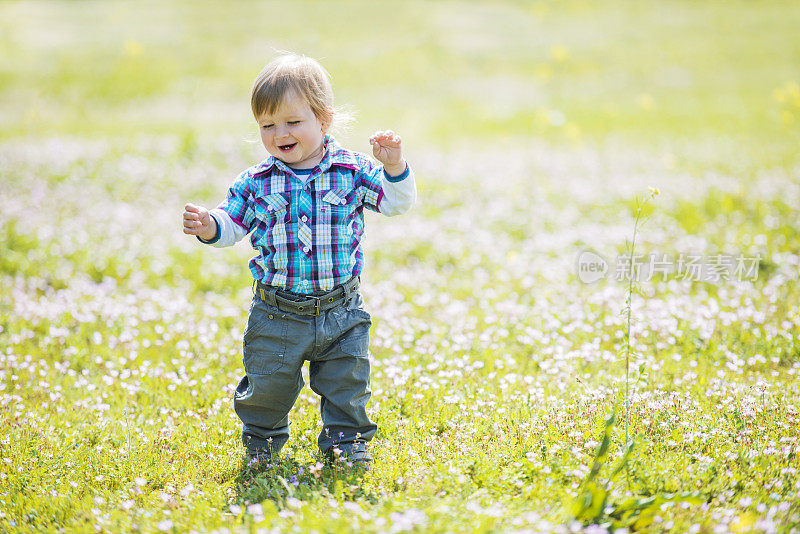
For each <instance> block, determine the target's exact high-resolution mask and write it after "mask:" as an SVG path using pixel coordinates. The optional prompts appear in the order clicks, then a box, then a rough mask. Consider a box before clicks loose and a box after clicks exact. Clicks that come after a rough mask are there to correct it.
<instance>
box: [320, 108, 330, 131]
mask: <svg viewBox="0 0 800 534" xmlns="http://www.w3.org/2000/svg"><path fill="white" fill-rule="evenodd" d="M325 111H327V114H326V116H325V118H324V119H323V120H321V121H320V122H321V123H322V133H328V129H329V128H330V127H331V123H332V122H333V108H328V109H327V110H325Z"/></svg>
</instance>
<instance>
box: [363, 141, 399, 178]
mask: <svg viewBox="0 0 800 534" xmlns="http://www.w3.org/2000/svg"><path fill="white" fill-rule="evenodd" d="M402 142H403V140H402V139H400V136H399V135H395V133H394V132H393V131H391V130H386V131H385V132H383V131H378V132H375V134H374V135H373V136H372V137H370V138H369V144H371V145H372V155H373V156H375V158H376V159H377V160H378V161H380V162H381V163H383V168H384V169H385V170H386V172H387V173H389V175H390V176H399V175H401V174H403V172H405V170H406V161H405V160H404V159H403V149H402V147H401V146H400V145H401V144H402Z"/></svg>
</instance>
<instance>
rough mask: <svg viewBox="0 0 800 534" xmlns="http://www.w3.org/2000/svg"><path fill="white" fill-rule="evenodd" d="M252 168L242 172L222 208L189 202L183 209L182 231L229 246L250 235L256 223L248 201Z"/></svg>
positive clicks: (205, 241)
mask: <svg viewBox="0 0 800 534" xmlns="http://www.w3.org/2000/svg"><path fill="white" fill-rule="evenodd" d="M249 177H250V173H249V171H244V172H243V173H241V174H240V175H239V176H238V177H237V178H236V180H234V182H233V185H231V187H230V188H229V189H228V195H227V197H226V198H225V200H224V201H223V202H222V204H220V206H219V207H217V208H214V209H212V210H207V209H206V208H203V207H201V206H195V205H193V204H186V208H185V211H184V212H183V232H184V233H185V234H190V235H194V236H197V238H198V239H199V240H200V241H202V242H203V243H206V244H208V245H212V246H214V247H217V248H222V247H229V246H231V245H234V244H236V243H237V242H238V241H240V240H241V239H242V238H243V237H244V236H245V235H247V234H248V232H249V231H250V229H251V228H252V226H253V223H254V211H253V209H252V203H251V202H250V201H249V193H248V180H249Z"/></svg>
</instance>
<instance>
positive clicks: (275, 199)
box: [255, 193, 289, 225]
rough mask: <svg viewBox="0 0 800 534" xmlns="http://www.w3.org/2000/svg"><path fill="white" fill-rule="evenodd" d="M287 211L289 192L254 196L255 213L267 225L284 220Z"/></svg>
mask: <svg viewBox="0 0 800 534" xmlns="http://www.w3.org/2000/svg"><path fill="white" fill-rule="evenodd" d="M288 211H289V193H273V194H271V195H261V196H257V197H255V215H256V217H257V218H258V219H260V220H261V221H263V222H265V223H267V224H268V225H272V224H275V223H276V222H284V221H285V220H286V218H287V215H288Z"/></svg>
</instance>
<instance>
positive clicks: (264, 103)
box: [250, 54, 333, 124]
mask: <svg viewBox="0 0 800 534" xmlns="http://www.w3.org/2000/svg"><path fill="white" fill-rule="evenodd" d="M292 90H294V91H297V94H298V95H300V96H301V97H303V98H305V99H306V101H307V102H308V105H309V106H310V107H311V111H313V112H314V115H316V117H317V118H318V119H319V120H320V122H323V123H328V124H330V123H331V121H332V119H333V88H332V87H331V80H330V75H329V74H328V71H326V70H325V69H324V68H323V66H322V65H320V64H319V62H318V61H317V60H315V59H312V58H310V57H306V56H301V55H297V54H284V55H282V56H279V57H277V58H275V59H274V60H272V61H270V63H269V64H268V65H267V66H266V67H264V69H263V70H262V71H261V73H259V75H258V76H257V77H256V79H255V82H253V92H252V94H251V96H250V107H251V108H252V109H253V116H255V118H256V120H258V118H259V117H261V116H262V115H263V114H264V113H267V114H269V115H272V114H273V113H275V112H276V111H277V109H278V108H279V107H280V105H281V103H282V102H283V98H284V96H285V95H286V93H288V92H290V91H292Z"/></svg>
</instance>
